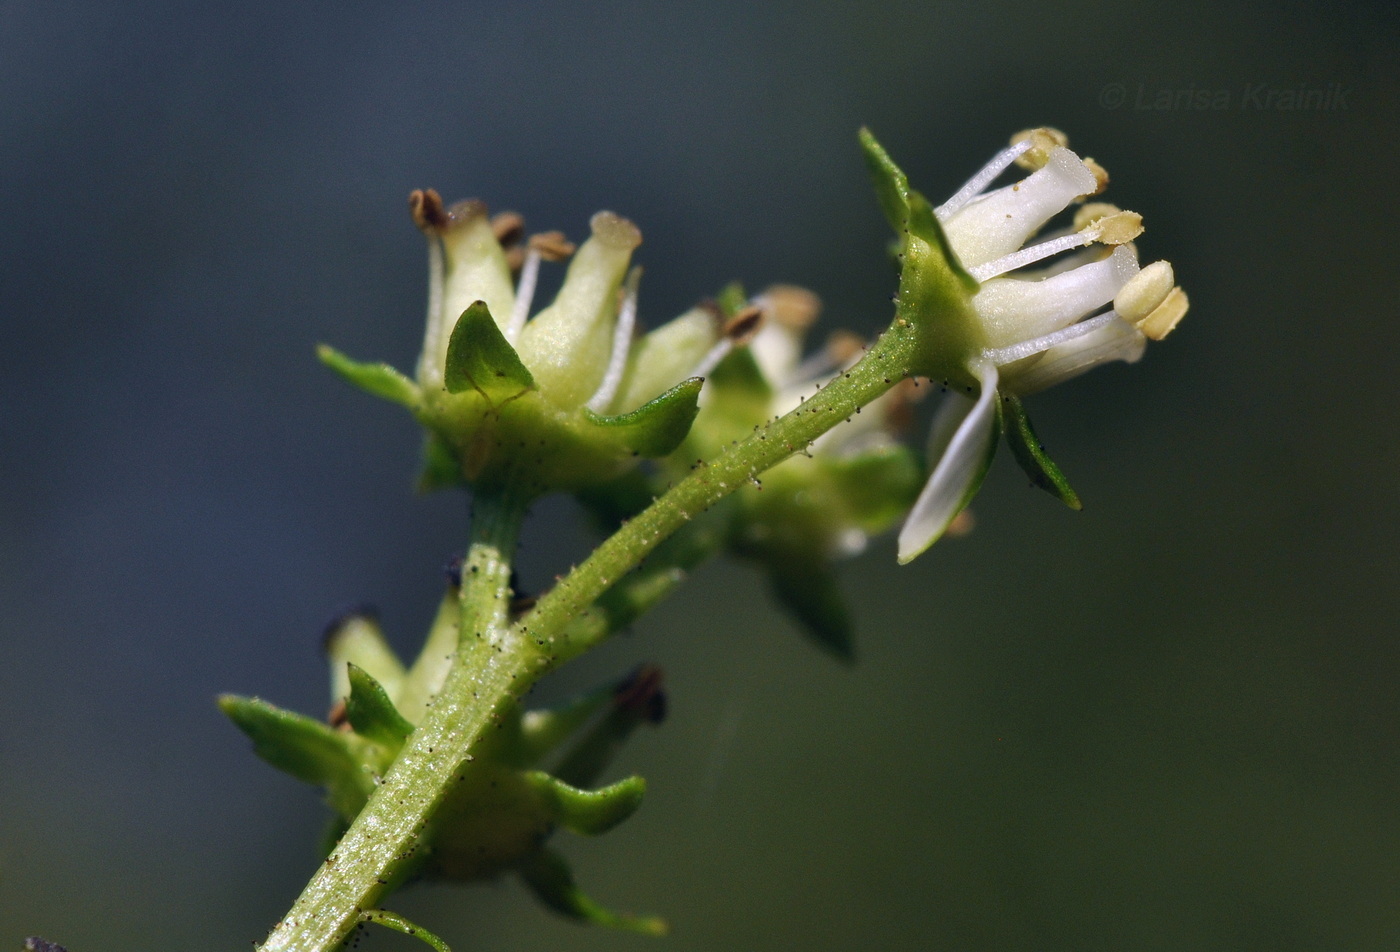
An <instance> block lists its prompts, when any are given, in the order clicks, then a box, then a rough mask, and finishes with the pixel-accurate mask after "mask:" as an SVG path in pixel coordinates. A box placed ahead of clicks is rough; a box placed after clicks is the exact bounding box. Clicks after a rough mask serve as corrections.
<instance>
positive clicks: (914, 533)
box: [899, 129, 1187, 562]
mask: <svg viewBox="0 0 1400 952" xmlns="http://www.w3.org/2000/svg"><path fill="white" fill-rule="evenodd" d="M1013 163H1016V164H1019V165H1021V166H1022V167H1025V168H1030V169H1033V170H1034V171H1033V172H1032V173H1031V174H1030V175H1029V176H1027V177H1026V178H1024V179H1022V180H1021V181H1019V182H1016V183H1014V184H1011V185H1007V186H1005V187H1003V188H999V189H995V190H992V191H988V190H987V189H988V186H989V185H990V184H991V182H992V181H993V180H994V179H995V178H996V177H997V176H998V175H1000V174H1001V173H1002V172H1003V171H1004V170H1006V169H1007V168H1008V167H1009V166H1011V165H1012V164H1013ZM1105 184H1107V175H1106V174H1105V173H1104V172H1103V170H1102V169H1101V168H1100V167H1099V166H1098V165H1097V164H1096V163H1094V162H1093V160H1090V159H1081V158H1080V157H1079V156H1077V155H1075V154H1074V153H1073V152H1071V151H1070V150H1069V149H1067V148H1065V140H1064V136H1063V135H1061V134H1060V133H1058V132H1056V131H1054V130H1051V129H1036V130H1031V131H1028V132H1024V133H1021V134H1019V135H1017V136H1016V137H1014V138H1013V140H1012V144H1011V145H1010V146H1009V147H1008V148H1006V149H1003V150H1002V151H1001V152H1000V153H998V154H997V155H996V156H995V157H994V158H993V159H992V161H991V162H989V163H987V165H986V166H985V167H984V168H983V169H982V170H981V171H980V172H978V173H977V174H976V175H974V176H973V177H972V179H970V180H969V181H968V183H967V184H966V185H964V186H963V187H962V188H961V189H959V190H958V192H957V193H955V194H954V195H953V197H952V198H950V199H949V200H948V201H947V202H945V203H944V204H943V205H941V206H939V207H938V208H936V209H934V217H935V218H936V219H937V221H938V223H939V224H940V225H941V226H942V229H943V233H944V235H945V236H946V244H947V250H948V251H950V252H951V253H952V255H953V256H955V257H956V259H957V262H956V264H960V265H961V266H962V268H963V270H964V271H965V272H966V273H967V274H968V275H970V276H971V277H972V278H973V279H975V281H976V282H977V290H976V293H975V294H973V296H972V298H971V302H970V303H971V307H970V308H964V309H962V311H963V313H962V314H956V313H955V314H951V315H949V316H948V317H947V320H949V321H952V322H955V323H957V324H958V326H956V327H955V328H953V329H952V330H951V331H948V332H945V333H944V335H943V339H944V340H945V341H946V342H948V343H947V344H946V346H948V347H950V348H951V349H952V350H954V351H955V352H954V353H951V354H945V355H943V358H942V362H944V363H945V364H946V365H947V366H948V367H949V368H950V371H951V372H950V376H951V377H953V379H952V380H950V381H944V382H945V383H947V384H949V385H951V386H954V387H962V388H965V389H966V390H967V391H968V393H966V394H964V393H958V392H956V391H955V392H953V393H951V394H950V395H949V397H948V399H947V401H946V402H945V403H944V405H943V406H942V407H941V408H940V409H939V411H938V413H937V415H936V417H935V419H934V422H933V428H932V432H931V434H930V438H929V459H930V463H931V467H932V473H931V475H930V476H929V479H928V482H927V484H926V485H925V486H924V489H923V491H922V493H920V495H919V498H918V500H917V502H915V504H914V507H913V509H912V510H911V511H910V513H909V517H908V519H907V520H906V522H905V524H904V527H903V529H902V530H901V531H900V534H899V560H900V562H908V561H909V560H911V559H913V558H914V557H915V556H917V555H919V554H920V553H921V552H923V551H924V550H925V549H927V548H928V547H929V546H930V545H932V544H933V543H934V541H936V540H937V539H938V537H939V536H941V535H942V534H943V532H944V531H945V530H946V529H947V528H948V525H949V524H950V523H951V522H952V521H953V519H954V517H956V516H957V514H958V513H959V512H961V511H962V510H963V508H964V507H965V506H966V505H967V503H968V501H969V499H970V498H971V496H972V495H973V494H974V493H975V492H976V490H977V486H978V484H979V483H980V481H981V477H982V475H983V474H984V473H985V471H986V467H987V463H988V462H989V461H990V456H991V453H992V451H993V450H994V449H995V439H996V435H997V421H998V418H999V412H998V398H999V395H1000V396H1001V397H1003V398H1010V397H1018V396H1020V395H1024V394H1028V393H1034V392H1036V391H1038V390H1043V389H1045V388H1046V387H1050V386H1053V385H1055V384H1057V383H1060V382H1061V381H1064V380H1068V379H1070V378H1071V377H1075V376H1078V375H1079V374H1081V373H1083V372H1084V371H1086V370H1089V369H1091V368H1093V367H1096V366H1098V365H1099V364H1102V363H1106V362H1108V361H1113V360H1124V361H1128V362H1130V363H1131V362H1133V361H1136V360H1137V359H1138V358H1139V357H1141V356H1142V352H1143V349H1144V347H1145V346H1146V342H1147V339H1148V338H1152V339H1154V340H1160V339H1161V338H1162V337H1165V336H1166V334H1167V333H1169V332H1170V331H1171V329H1172V328H1173V327H1175V326H1176V323H1177V322H1178V321H1179V320H1180V319H1181V317H1182V315H1184V314H1185V313H1186V304H1187V302H1186V296H1185V294H1183V293H1182V291H1181V289H1180V288H1178V287H1176V286H1175V283H1174V276H1173V273H1172V268H1171V265H1170V264H1168V263H1167V262H1165V261H1158V262H1155V263H1153V264H1151V265H1148V266H1147V267H1145V268H1140V267H1139V265H1138V261H1137V254H1136V251H1135V250H1134V248H1133V246H1132V245H1131V244H1130V242H1131V241H1132V240H1133V239H1134V238H1136V237H1137V236H1138V234H1140V233H1141V231H1142V223H1141V218H1140V217H1139V216H1138V215H1136V214H1135V213H1133V212H1125V211H1121V210H1119V209H1117V208H1115V207H1113V206H1111V205H1105V204H1101V203H1091V204H1087V205H1084V206H1083V207H1082V208H1080V209H1079V212H1078V214H1077V215H1076V216H1075V219H1074V226H1073V229H1072V230H1070V231H1068V232H1066V233H1061V234H1058V235H1054V236H1052V237H1049V238H1047V239H1046V240H1043V241H1041V242H1039V243H1036V244H1032V245H1029V246H1027V245H1026V242H1027V241H1028V240H1029V239H1030V238H1031V237H1032V236H1033V235H1034V234H1036V232H1038V231H1039V230H1040V229H1041V228H1042V227H1043V226H1044V225H1045V224H1046V222H1048V221H1049V220H1050V219H1051V218H1052V217H1054V216H1055V215H1057V214H1059V213H1060V212H1062V211H1064V210H1065V209H1066V208H1067V207H1068V206H1069V205H1070V204H1071V203H1073V202H1076V201H1079V200H1082V199H1084V198H1086V197H1089V196H1092V195H1095V194H1097V193H1098V192H1099V191H1101V190H1102V188H1103V186H1104V185H1105ZM1108 248H1111V249H1112V250H1111V251H1109V250H1107V249H1108ZM1081 249H1082V250H1081ZM1066 252H1073V253H1072V254H1069V255H1065V253H1066ZM1062 255H1063V257H1057V260H1056V261H1054V262H1053V263H1051V264H1050V265H1049V266H1046V267H1043V268H1042V269H1040V270H1038V271H1035V272H1029V271H1026V270H1023V269H1025V268H1027V267H1028V266H1030V265H1035V264H1038V263H1039V262H1042V261H1044V260H1046V259H1048V258H1051V257H1055V256H1062ZM1105 308H1106V310H1105ZM939 319H940V320H943V319H944V318H942V317H940V318H939ZM969 384H975V386H970V385H969Z"/></svg>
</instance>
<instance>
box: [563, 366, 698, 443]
mask: <svg viewBox="0 0 1400 952" xmlns="http://www.w3.org/2000/svg"><path fill="white" fill-rule="evenodd" d="M702 384H704V380H702V379H701V378H700V377H691V378H690V379H689V380H682V381H681V382H680V383H678V384H676V385H675V386H674V387H672V388H671V389H670V390H667V391H666V392H665V393H663V394H662V395H661V396H659V397H657V398H656V399H654V400H652V401H650V402H649V403H646V404H643V405H642V406H640V407H638V408H637V409H635V410H633V411H632V412H631V413H623V414H621V415H619V416H599V415H598V414H596V413H593V412H591V411H585V413H586V414H587V416H588V419H589V420H590V421H591V422H592V423H594V424H596V425H597V426H601V427H606V428H607V429H608V430H609V431H610V432H611V433H612V435H613V436H614V437H615V438H616V439H617V440H618V442H620V443H621V444H622V445H623V446H626V447H627V448H628V449H630V450H632V451H633V452H634V453H637V454H639V455H641V456H645V457H648V458H654V457H658V456H665V455H666V454H668V453H670V452H671V451H672V450H674V449H675V448H676V447H677V446H680V445H681V441H682V440H684V439H685V435H686V434H687V433H689V432H690V424H692V423H694V422H695V414H697V413H699V412H700V387H701V385H702Z"/></svg>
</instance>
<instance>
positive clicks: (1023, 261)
mask: <svg viewBox="0 0 1400 952" xmlns="http://www.w3.org/2000/svg"><path fill="white" fill-rule="evenodd" d="M1097 237H1098V231H1097V229H1093V228H1086V229H1084V230H1083V231H1076V232H1074V233H1073V234H1069V235H1061V236H1060V237H1059V238H1051V239H1050V240H1049V241H1042V242H1041V243H1040V244H1038V245H1031V246H1030V247H1029V248H1022V249H1021V250H1019V251H1013V252H1011V254H1009V255H1003V256H1002V257H1000V258H994V259H993V260H991V261H988V262H987V263H986V264H983V265H978V266H977V267H975V268H969V269H968V273H969V274H971V275H972V276H973V277H974V278H976V279H977V281H978V283H979V284H980V283H981V282H983V281H986V280H987V279H989V278H995V277H996V276H997V275H999V274H1005V273H1006V272H1008V271H1014V270H1016V269H1017V268H1024V267H1025V266H1026V265H1028V264H1035V263H1036V262H1037V261H1043V260H1044V259H1046V258H1049V257H1050V256H1051V255H1057V254H1059V253H1060V252H1061V251H1069V250H1070V249H1072V248H1082V247H1084V246H1085V245H1088V244H1093V242H1094V240H1095V239H1096V238H1097Z"/></svg>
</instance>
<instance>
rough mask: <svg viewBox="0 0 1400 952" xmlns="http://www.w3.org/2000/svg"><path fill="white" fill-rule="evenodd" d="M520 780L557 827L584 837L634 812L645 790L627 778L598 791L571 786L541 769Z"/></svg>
mask: <svg viewBox="0 0 1400 952" xmlns="http://www.w3.org/2000/svg"><path fill="white" fill-rule="evenodd" d="M524 777H525V780H526V782H527V783H529V784H530V786H531V787H533V788H534V790H535V792H536V793H537V794H539V796H540V798H541V799H543V800H544V801H545V803H547V804H548V805H549V809H550V812H551V814H552V815H553V816H554V818H555V821H556V822H557V823H558V824H559V825H560V826H562V827H564V828H565V829H567V830H572V831H573V832H575V833H582V834H584V835H585V836H596V835H598V834H599V833H606V832H608V830H611V829H612V828H613V827H615V826H617V825H618V824H619V823H621V822H622V821H623V820H625V819H627V818H628V817H629V816H631V815H632V814H633V813H635V812H637V808H638V807H639V806H641V805H642V796H643V794H645V793H646V790H647V782H646V781H645V780H643V779H642V778H641V777H628V778H627V779H626V780H619V781H618V782H617V783H615V784H612V785H611V786H608V787H603V788H602V789H601V790H580V789H578V788H577V787H571V786H569V785H568V784H567V783H565V782H564V781H562V780H559V779H558V778H556V777H551V776H550V775H549V774H547V773H545V772H544V771H542V770H531V771H528V772H526V773H525V774H524Z"/></svg>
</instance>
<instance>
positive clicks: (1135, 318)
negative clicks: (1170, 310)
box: [1113, 261, 1176, 324]
mask: <svg viewBox="0 0 1400 952" xmlns="http://www.w3.org/2000/svg"><path fill="white" fill-rule="evenodd" d="M1174 284H1176V275H1175V273H1173V271H1172V266H1171V263H1170V262H1167V261H1154V262H1152V263H1151V264H1149V265H1148V266H1147V267H1145V268H1143V269H1142V270H1141V271H1139V272H1138V273H1137V274H1135V275H1133V276H1132V278H1130V279H1129V280H1128V283H1127V284H1125V285H1123V287H1122V289H1121V290H1119V292H1118V295H1117V296H1116V297H1114V299H1113V309H1114V310H1115V311H1117V312H1118V316H1119V317H1121V318H1122V319H1123V320H1125V321H1127V322H1128V323H1129V324H1136V323H1138V322H1139V321H1142V320H1146V319H1147V317H1148V316H1149V315H1151V314H1152V312H1153V311H1155V310H1157V308H1158V307H1159V306H1160V305H1161V304H1162V302H1163V301H1165V300H1166V299H1167V295H1168V294H1170V293H1171V290H1172V286H1173V285H1174Z"/></svg>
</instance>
